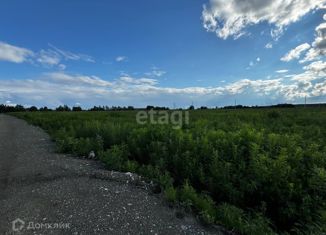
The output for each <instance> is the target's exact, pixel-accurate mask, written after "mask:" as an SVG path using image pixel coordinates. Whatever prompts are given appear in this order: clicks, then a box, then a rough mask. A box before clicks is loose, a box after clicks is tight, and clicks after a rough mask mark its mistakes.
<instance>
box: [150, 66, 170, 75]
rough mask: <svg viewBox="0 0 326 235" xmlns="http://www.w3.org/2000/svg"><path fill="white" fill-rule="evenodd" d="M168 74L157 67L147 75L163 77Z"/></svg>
mask: <svg viewBox="0 0 326 235" xmlns="http://www.w3.org/2000/svg"><path fill="white" fill-rule="evenodd" d="M165 74H166V71H164V70H162V69H159V68H157V67H155V66H154V67H152V71H150V72H147V73H145V75H146V76H148V77H161V76H163V75H165Z"/></svg>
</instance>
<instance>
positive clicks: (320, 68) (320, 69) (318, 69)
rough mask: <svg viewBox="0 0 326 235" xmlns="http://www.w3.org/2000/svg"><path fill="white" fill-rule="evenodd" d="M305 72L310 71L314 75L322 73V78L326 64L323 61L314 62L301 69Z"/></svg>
mask: <svg viewBox="0 0 326 235" xmlns="http://www.w3.org/2000/svg"><path fill="white" fill-rule="evenodd" d="M303 69H304V70H306V71H311V72H315V73H323V75H324V76H326V62H325V61H321V60H320V61H315V62H312V63H311V64H309V65H307V66H305V67H303Z"/></svg>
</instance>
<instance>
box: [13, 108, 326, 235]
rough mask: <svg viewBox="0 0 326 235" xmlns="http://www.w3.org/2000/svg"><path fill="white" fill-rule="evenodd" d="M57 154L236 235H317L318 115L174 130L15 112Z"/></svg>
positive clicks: (118, 118) (117, 118)
mask: <svg viewBox="0 0 326 235" xmlns="http://www.w3.org/2000/svg"><path fill="white" fill-rule="evenodd" d="M13 115H15V116H17V117H20V118H23V119H25V120H27V121H28V122H30V123H32V124H34V125H38V126H40V127H42V128H43V129H45V130H47V132H48V133H49V134H50V135H51V137H52V138H53V139H54V140H55V141H56V143H57V146H58V149H59V151H60V152H63V153H72V154H75V155H78V156H85V155H87V154H89V152H91V151H94V152H95V154H96V156H98V157H99V159H100V160H101V161H103V162H104V163H105V164H106V165H107V168H108V169H113V170H119V171H131V172H137V173H139V174H141V175H143V176H146V177H148V178H151V179H153V180H155V181H156V182H158V183H159V184H160V185H161V187H162V189H163V191H164V196H165V198H166V199H167V200H168V201H169V202H170V203H181V204H182V205H183V206H184V207H185V208H188V209H190V210H192V211H195V212H196V213H197V214H198V216H199V217H200V218H201V220H202V221H203V222H204V223H207V224H214V223H215V224H221V225H223V226H224V227H226V228H228V229H230V230H233V231H236V232H238V233H240V234H276V233H277V234H322V233H325V232H326V228H325V224H326V216H325V215H326V170H325V169H326V145H325V139H326V125H325V123H326V109H325V108H307V109H304V108H291V109H287V108H283V109H277V108H275V109H259V110H258V109H246V110H206V109H202V110H191V111H190V114H189V118H190V120H189V123H187V124H185V125H183V126H182V127H181V128H180V129H176V128H173V126H172V125H171V124H166V125H151V124H145V125H138V124H137V123H136V120H135V117H136V111H133V110H130V111H109V112H25V113H15V114H13Z"/></svg>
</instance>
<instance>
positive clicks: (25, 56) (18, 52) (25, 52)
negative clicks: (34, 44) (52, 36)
mask: <svg viewBox="0 0 326 235" xmlns="http://www.w3.org/2000/svg"><path fill="white" fill-rule="evenodd" d="M49 46H50V47H51V49H42V50H40V51H39V52H33V51H32V50H29V49H26V48H22V47H17V46H13V45H10V44H7V43H4V42H0V60H2V61H8V62H13V63H23V62H29V63H31V64H34V65H41V66H44V67H54V66H57V67H58V69H60V70H64V69H65V68H66V65H64V64H63V63H62V61H63V60H80V61H85V62H92V63H94V62H95V60H94V59H93V58H92V57H91V56H88V55H84V54H75V53H72V52H68V51H64V50H61V49H58V48H56V47H55V46H53V45H51V44H49Z"/></svg>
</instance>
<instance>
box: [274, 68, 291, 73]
mask: <svg viewBox="0 0 326 235" xmlns="http://www.w3.org/2000/svg"><path fill="white" fill-rule="evenodd" d="M275 72H276V73H287V72H289V70H287V69H281V70H277V71H275Z"/></svg>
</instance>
